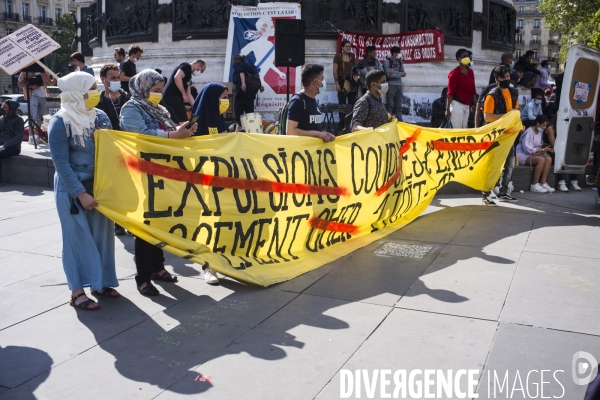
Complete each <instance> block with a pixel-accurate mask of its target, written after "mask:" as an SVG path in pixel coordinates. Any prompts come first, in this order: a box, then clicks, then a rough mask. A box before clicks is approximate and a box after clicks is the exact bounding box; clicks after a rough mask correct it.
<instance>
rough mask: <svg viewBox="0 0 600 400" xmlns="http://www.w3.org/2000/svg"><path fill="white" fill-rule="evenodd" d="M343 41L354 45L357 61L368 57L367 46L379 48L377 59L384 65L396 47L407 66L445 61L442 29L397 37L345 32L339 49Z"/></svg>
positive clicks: (398, 35) (340, 36) (339, 38)
mask: <svg viewBox="0 0 600 400" xmlns="http://www.w3.org/2000/svg"><path fill="white" fill-rule="evenodd" d="M342 40H348V41H350V43H352V51H353V52H354V54H355V55H356V60H357V61H359V60H362V59H363V58H365V57H366V55H367V54H366V48H367V46H375V47H376V48H377V58H378V59H379V61H381V63H382V64H383V62H384V61H385V59H386V58H388V57H390V49H391V48H392V47H394V46H398V47H400V51H401V56H402V62H403V63H405V64H412V63H419V62H428V61H444V32H442V30H441V29H425V30H422V31H413V32H405V33H398V34H395V35H371V34H368V33H358V32H343V33H339V34H338V49H339V48H340V45H341V43H342Z"/></svg>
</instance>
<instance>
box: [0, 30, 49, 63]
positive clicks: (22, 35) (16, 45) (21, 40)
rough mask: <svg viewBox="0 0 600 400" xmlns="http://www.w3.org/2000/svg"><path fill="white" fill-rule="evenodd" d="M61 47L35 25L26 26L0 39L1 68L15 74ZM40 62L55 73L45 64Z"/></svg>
mask: <svg viewBox="0 0 600 400" xmlns="http://www.w3.org/2000/svg"><path fill="white" fill-rule="evenodd" d="M59 47H60V45H59V44H58V43H56V42H55V41H54V40H52V38H51V37H50V36H48V35H46V34H45V33H44V32H42V31H41V30H39V29H38V28H36V27H35V26H33V25H27V26H24V27H23V28H21V29H19V30H17V31H16V32H13V33H11V34H10V35H8V36H6V37H4V38H2V39H0V68H2V69H3V70H4V72H6V73H7V74H9V75H14V74H16V73H17V72H19V71H20V70H22V69H23V68H25V67H27V66H29V65H31V64H33V63H34V62H38V61H37V60H39V59H41V58H43V57H44V56H47V55H48V54H50V53H52V52H53V51H54V50H56V49H58V48H59ZM38 63H39V62H38ZM39 64H40V65H41V66H42V67H44V69H45V70H47V71H48V72H50V73H51V74H52V75H54V73H52V71H50V70H48V69H47V67H46V66H45V65H43V64H42V63H39Z"/></svg>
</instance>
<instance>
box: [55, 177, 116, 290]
mask: <svg viewBox="0 0 600 400" xmlns="http://www.w3.org/2000/svg"><path fill="white" fill-rule="evenodd" d="M54 200H55V201H56V209H57V211H58V217H59V219H60V227H61V229H62V239H63V251H62V262H63V269H64V270H65V275H66V276H67V283H68V285H69V289H70V290H77V289H80V288H82V287H88V286H89V287H91V288H92V289H93V290H102V288H105V287H116V286H119V281H118V280H117V274H116V271H115V231H114V227H115V224H114V222H112V221H111V220H109V219H108V218H106V217H105V216H104V215H103V214H101V213H100V212H98V211H96V210H85V209H84V208H82V207H81V206H80V205H79V204H78V203H77V201H74V199H73V198H72V197H71V196H70V195H69V193H68V191H67V188H66V186H65V184H64V183H63V181H62V179H60V177H59V176H58V175H54ZM73 205H75V207H77V209H78V210H79V212H78V213H77V214H71V207H72V206H73Z"/></svg>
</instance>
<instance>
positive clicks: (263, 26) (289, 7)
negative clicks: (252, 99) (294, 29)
mask: <svg viewBox="0 0 600 400" xmlns="http://www.w3.org/2000/svg"><path fill="white" fill-rule="evenodd" d="M282 18H286V19H298V18H300V5H299V4H292V3H290V4H287V3H275V4H273V3H265V4H259V6H258V7H245V6H232V7H231V17H230V18H229V33H228V35H227V51H226V54H225V70H224V73H223V81H224V82H234V76H233V57H234V56H236V55H238V54H241V55H244V56H246V58H247V60H248V62H249V63H250V64H253V65H255V66H256V68H257V69H258V73H259V75H260V79H261V81H262V84H263V87H264V89H265V90H264V92H260V93H259V94H258V98H257V101H256V107H255V110H256V111H277V110H279V109H280V108H281V107H283V106H285V104H286V101H287V100H286V98H287V77H286V68H285V67H277V66H275V46H277V43H275V20H276V19H282ZM301 70H302V67H297V68H290V93H296V92H299V91H300V89H301V87H300V71H301Z"/></svg>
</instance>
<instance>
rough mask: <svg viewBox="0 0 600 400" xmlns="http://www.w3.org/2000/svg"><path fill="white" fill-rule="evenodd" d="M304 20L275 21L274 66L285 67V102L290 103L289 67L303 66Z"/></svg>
mask: <svg viewBox="0 0 600 400" xmlns="http://www.w3.org/2000/svg"><path fill="white" fill-rule="evenodd" d="M304 49H305V45H304V20H303V19H276V20H275V66H276V67H287V72H286V74H285V75H286V79H287V101H288V102H289V101H290V67H299V66H300V65H304V53H305V51H304Z"/></svg>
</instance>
